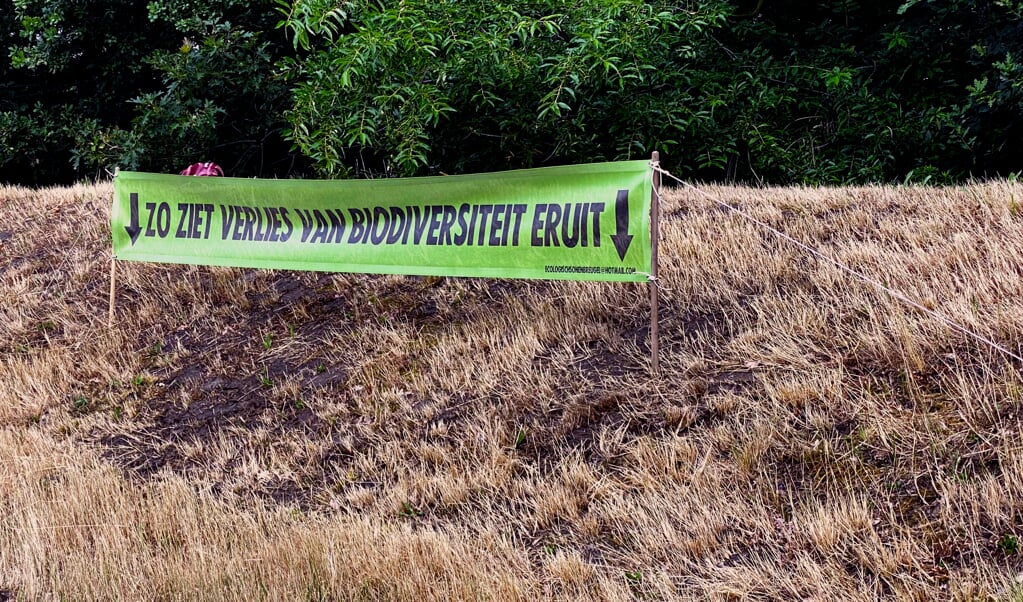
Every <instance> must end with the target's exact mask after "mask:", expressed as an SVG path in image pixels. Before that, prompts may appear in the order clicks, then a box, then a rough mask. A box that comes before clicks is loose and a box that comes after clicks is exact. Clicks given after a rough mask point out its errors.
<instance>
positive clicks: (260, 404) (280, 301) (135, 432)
mask: <svg viewBox="0 0 1023 602" xmlns="http://www.w3.org/2000/svg"><path fill="white" fill-rule="evenodd" d="M256 277H257V278H268V285H269V286H270V287H272V289H271V291H270V292H269V293H268V294H248V295H247V301H248V304H247V306H246V307H245V308H244V310H243V315H244V319H239V320H234V321H231V322H230V324H229V326H228V327H226V328H225V327H224V324H223V323H221V324H220V325H219V326H218V325H216V324H215V321H211V323H210V324H208V325H207V324H191V325H184V326H182V327H179V328H177V329H175V330H173V331H170V332H167V333H166V334H164V335H162V336H160V338H159V339H158V340H157V341H155V342H154V341H153V340H151V339H145V338H140V340H139V341H138V342H137V343H136V347H137V348H138V349H146V350H148V351H147V352H146V353H147V354H148V360H147V361H148V364H149V367H148V368H147V369H146V372H147V373H148V374H149V375H151V377H152V379H151V380H149V381H147V382H145V383H144V384H140V385H136V387H135V392H134V395H135V396H136V397H137V400H136V401H137V403H136V404H135V405H137V406H138V407H137V411H136V412H135V413H134V414H133V415H132V416H131V418H130V419H126V420H123V421H121V422H120V423H119V424H118V425H117V429H116V430H113V429H111V430H109V431H108V432H105V433H94V439H93V440H94V441H96V442H98V443H99V444H100V445H101V446H102V448H104V456H105V457H106V458H108V459H110V460H111V461H113V462H115V463H116V464H118V465H119V466H121V467H122V468H124V469H125V470H126V471H128V472H129V473H130V474H132V475H133V476H134V477H136V478H140V479H149V478H153V477H155V476H157V475H158V474H160V473H161V472H167V471H169V472H172V473H176V474H181V475H184V476H186V477H189V478H191V479H193V480H196V481H199V482H204V483H206V484H207V485H210V486H212V487H213V488H214V490H220V489H223V488H226V487H230V488H231V489H232V491H236V492H237V491H238V487H239V484H238V481H239V480H240V477H239V475H240V473H241V472H243V471H244V470H250V471H251V470H252V467H251V466H250V467H248V468H246V467H243V466H242V464H243V463H244V462H245V461H246V457H248V458H251V457H252V456H253V455H254V454H255V455H257V456H258V455H260V454H263V455H264V456H267V455H273V453H274V452H273V451H272V450H270V448H272V446H273V445H275V444H276V443H277V442H282V441H285V442H295V441H308V442H310V443H312V444H313V445H311V446H310V449H315V450H316V451H315V452H310V453H315V457H303V456H302V454H301V453H295V451H294V450H293V449H292V450H291V451H290V452H289V453H290V456H288V457H285V456H286V454H282V456H281V457H280V458H279V459H280V460H281V461H284V462H286V463H291V464H290V465H289V466H288V468H289V469H291V472H293V473H295V475H297V478H291V477H278V476H277V475H269V476H267V475H264V477H265V478H264V479H263V480H262V481H261V482H260V483H258V484H253V485H251V488H250V489H249V492H250V493H253V494H256V495H258V496H261V497H264V498H268V499H272V500H275V501H280V502H287V503H295V504H297V505H299V506H300V507H305V506H309V505H312V504H313V495H314V493H313V492H312V490H313V489H315V488H314V487H311V486H310V485H311V484H316V483H322V484H324V485H330V486H333V485H337V487H341V484H330V483H327V482H326V481H330V480H332V479H335V478H336V475H335V474H334V473H335V472H337V471H339V470H341V467H343V466H346V465H348V464H350V462H351V461H352V458H353V457H354V456H355V455H356V454H357V453H359V452H358V450H359V448H362V447H367V446H365V445H363V443H365V442H364V441H362V442H361V443H360V441H361V439H360V437H361V436H362V435H360V431H359V429H358V428H353V425H351V424H345V423H335V421H334V420H333V419H325V418H324V417H323V416H321V415H320V414H318V413H317V412H316V411H314V408H312V407H310V405H309V404H308V403H306V401H305V400H310V399H317V398H319V399H325V398H329V399H331V400H332V401H331V403H332V404H339V405H341V406H344V405H345V404H347V403H350V402H349V401H346V400H348V399H350V398H351V396H352V395H354V394H357V393H358V387H356V389H354V390H353V389H352V385H351V375H352V370H353V368H354V367H353V366H351V365H345V364H342V363H334V362H332V361H331V360H330V359H329V358H327V357H323V356H319V355H314V356H313V357H309V354H308V353H296V354H289V353H287V352H286V351H283V350H282V351H280V352H279V353H278V352H276V351H273V350H275V349H276V348H277V346H278V345H280V346H282V348H285V349H286V346H285V345H286V343H287V342H288V341H292V342H295V341H300V342H301V343H302V345H303V348H305V349H309V348H311V349H316V348H318V347H320V346H321V345H322V344H323V342H324V341H325V340H326V339H328V338H329V337H331V336H336V335H337V334H338V333H344V332H345V331H348V330H351V329H354V328H356V327H357V326H358V325H359V324H360V323H364V322H365V321H366V320H379V321H387V322H388V323H391V324H396V323H402V324H407V325H409V326H411V327H412V328H414V329H415V330H418V331H426V330H429V329H432V328H438V327H440V326H443V327H446V328H450V327H454V326H455V325H457V324H459V323H460V322H462V321H463V320H465V319H466V314H467V313H471V312H474V311H480V310H481V308H482V307H484V306H489V307H495V306H500V304H502V303H504V302H506V301H507V300H509V299H511V298H513V297H516V296H521V295H522V288H523V286H525V287H527V288H536V287H537V284H536V283H524V284H523V285H522V286H517V283H515V282H504V281H484V280H479V281H474V282H473V283H472V285H471V287H470V288H469V290H467V291H466V290H464V289H465V288H466V287H465V286H462V285H459V286H455V287H449V286H447V284H446V283H447V279H444V278H416V277H409V278H401V279H387V278H386V277H352V276H347V277H343V278H345V280H343V281H339V280H337V279H338V278H342V277H340V276H336V275H332V274H293V273H289V272H281V273H276V274H274V275H273V277H272V278H269V277H267V276H264V275H257V276H256ZM348 285H351V286H350V287H349V288H350V290H348V289H346V288H345V287H346V286H348ZM463 285H464V282H463ZM339 290H345V293H344V294H342V293H340V292H339ZM459 295H461V296H463V297H465V298H464V299H462V298H460V297H459ZM357 314H361V317H360V316H357ZM360 320H361V322H360ZM282 323H287V324H288V329H289V331H288V332H287V334H286V335H285V334H281V332H280V331H281V326H280V324H282ZM217 328H221V329H222V330H217ZM268 332H271V333H273V332H276V333H277V336H278V337H279V338H274V339H271V338H269V337H268V335H267V333H268ZM285 339H286V340H285ZM467 403H468V401H467V400H464V399H462V400H460V399H459V398H457V396H456V397H455V398H452V399H450V400H445V401H438V400H420V401H418V402H410V406H409V408H408V409H407V410H405V412H406V413H408V414H409V415H408V416H407V417H403V416H398V417H397V418H396V420H398V421H406V420H407V422H409V423H410V424H413V425H414V426H415V427H416V428H422V429H424V433H425V432H426V431H427V430H429V428H430V425H432V424H436V423H437V422H438V421H445V422H446V423H447V424H449V425H453V426H454V428H457V424H458V423H459V422H460V421H462V419H463V417H462V416H461V414H462V413H463V412H464V407H465V406H466V405H467ZM477 403H478V400H477ZM426 416H429V418H428V419H426V420H423V419H422V418H423V417H426ZM424 436H425V435H424ZM223 450H228V451H223ZM268 450H270V451H268ZM342 472H343V471H342ZM241 480H244V479H241ZM335 489H336V488H335ZM337 490H339V491H340V489H337Z"/></svg>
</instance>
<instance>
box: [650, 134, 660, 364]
mask: <svg viewBox="0 0 1023 602" xmlns="http://www.w3.org/2000/svg"><path fill="white" fill-rule="evenodd" d="M650 164H651V165H653V167H654V172H653V187H652V190H651V193H650V276H651V278H650V284H649V286H650V371H651V372H652V373H653V375H654V376H657V375H659V374H660V372H661V362H660V351H659V349H658V346H659V343H660V341H659V340H658V339H659V333H658V319H657V309H658V302H659V300H658V295H657V293H658V287H659V286H660V284H659V283H658V281H657V278H658V270H657V243H658V241H659V240H660V238H661V203H660V194H661V172H659V171H657V168H659V167H660V166H661V153H659V152H657V151H654V152H653V154H652V155H651V156H650Z"/></svg>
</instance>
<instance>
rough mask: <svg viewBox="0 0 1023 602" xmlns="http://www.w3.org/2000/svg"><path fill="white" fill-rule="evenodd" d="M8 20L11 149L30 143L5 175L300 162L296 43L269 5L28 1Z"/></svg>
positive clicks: (46, 176) (21, 177) (5, 140)
mask: <svg viewBox="0 0 1023 602" xmlns="http://www.w3.org/2000/svg"><path fill="white" fill-rule="evenodd" d="M0 16H3V17H6V20H5V21H0V24H2V25H3V26H4V27H5V29H4V31H5V35H6V39H5V40H4V41H5V42H6V46H8V47H9V48H10V52H9V57H10V62H9V63H8V64H6V65H4V66H3V67H4V68H5V70H6V74H9V75H11V76H12V78H11V80H10V81H11V83H10V84H9V85H8V86H7V87H6V90H4V89H3V88H0V93H2V92H5V91H6V92H7V94H5V96H0V145H3V146H4V147H6V148H5V150H6V149H10V148H15V145H17V146H16V148H17V150H18V151H19V152H16V153H10V154H6V157H7V160H6V163H5V164H3V165H0V170H3V171H0V177H2V178H3V179H4V180H7V181H20V182H24V183H34V182H44V181H45V182H61V181H70V180H72V179H76V178H80V177H82V176H92V177H95V176H98V175H101V174H103V173H104V171H105V170H111V169H112V168H113V167H114V166H120V167H125V168H132V169H147V170H155V171H170V170H174V171H176V170H177V169H180V168H181V166H182V165H186V164H188V163H190V162H195V161H199V160H215V161H217V162H219V163H221V164H223V165H224V166H225V167H227V168H228V170H229V171H230V172H231V173H232V174H233V175H271V174H275V175H276V174H284V173H286V172H287V171H288V170H289V169H290V166H291V161H292V156H291V154H290V153H289V150H288V147H287V145H286V143H285V142H284V141H283V140H282V139H281V137H280V130H281V129H282V128H283V125H284V122H283V110H284V108H285V107H286V103H287V101H288V90H287V87H286V85H285V84H284V83H283V82H282V81H281V80H280V79H279V78H278V77H277V74H276V73H275V71H274V64H275V63H276V62H277V60H279V59H280V58H281V56H282V53H285V52H290V51H291V48H290V46H289V45H288V44H286V40H285V39H284V37H283V35H282V34H280V33H279V32H276V31H275V29H274V25H275V22H276V20H277V17H276V15H275V13H274V11H273V8H272V3H271V2H270V1H269V0H265V1H263V2H242V1H240V0H226V1H225V2H221V3H218V4H217V5H216V6H215V7H212V6H211V5H209V4H208V3H200V2H197V1H194V0H153V1H151V2H149V3H148V4H146V3H139V2H130V1H128V0H115V1H111V2H102V3H100V2H78V1H76V0H18V1H17V2H15V3H14V6H13V7H12V8H11V9H8V10H7V12H6V13H0ZM12 29H13V31H12ZM263 32H269V34H270V35H269V36H266V35H265V34H264V33H263ZM275 34H276V35H275ZM267 38H270V39H267Z"/></svg>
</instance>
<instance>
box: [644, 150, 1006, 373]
mask: <svg viewBox="0 0 1023 602" xmlns="http://www.w3.org/2000/svg"><path fill="white" fill-rule="evenodd" d="M654 169H656V170H657V171H658V172H660V173H661V175H664V176H668V177H669V178H671V179H673V180H675V181H676V182H678V183H679V184H681V185H683V186H685V187H687V188H689V189H691V190H693V191H694V192H696V193H698V194H700V195H703V196H704V197H706V198H707V199H709V200H711V201H713V202H715V203H717V204H718V205H721V206H722V207H724V208H726V209H728V210H730V211H732V212H734V213H736V214H737V215H739V216H741V217H743V218H744V219H746V220H748V221H750V222H752V223H754V224H756V225H758V226H760V227H761V228H764V229H766V230H768V231H770V232H771V233H772V234H774V235H775V236H777V237H778V238H781V239H783V240H785V241H788V242H790V243H792V244H794V245H796V246H797V247H799V248H800V249H803V250H804V251H806V252H807V253H810V254H811V255H813V256H814V257H817V258H818V259H821V260H823V261H825V262H827V263H830V264H831V265H833V266H835V267H837V268H838V269H840V270H842V271H843V272H845V273H847V274H849V275H850V276H853V277H855V278H858V279H859V280H862V281H863V282H866V283H867V284H870V285H872V286H874V287H876V288H878V289H880V290H882V291H884V292H886V293H888V294H889V295H891V296H893V297H895V298H896V299H898V300H899V301H902V302H903V303H905V304H906V305H909V306H911V307H913V308H915V309H917V310H919V311H921V312H923V313H925V314H927V315H929V316H931V317H933V318H935V319H937V320H939V321H940V322H943V323H944V324H945V325H947V326H948V327H950V328H952V329H953V330H956V331H958V332H961V333H962V334H965V335H967V336H970V337H973V338H974V339H976V340H978V341H980V342H982V343H984V344H986V345H988V346H989V347H991V348H992V349H995V350H996V351H1000V352H1001V353H1004V354H1005V355H1007V356H1009V357H1011V358H1013V359H1015V360H1017V361H1019V362H1023V357H1021V356H1020V355H1019V354H1016V353H1013V352H1012V351H1010V350H1009V349H1007V348H1006V347H1004V346H1002V345H999V344H998V343H996V342H994V341H992V340H991V339H989V338H987V337H985V336H984V335H981V334H978V333H976V332H973V331H972V330H970V329H968V328H966V327H965V326H961V325H959V324H958V323H956V322H954V321H952V320H951V319H949V318H946V317H945V316H943V315H941V314H939V313H938V312H936V311H934V310H932V309H928V308H927V307H924V306H923V305H921V304H920V303H917V302H916V301H914V300H912V299H910V298H909V297H908V296H906V295H905V294H903V293H901V292H899V291H897V290H895V289H893V288H890V287H888V286H885V285H884V284H882V283H881V282H879V281H878V280H875V279H873V278H871V277H869V276H867V275H865V274H863V273H861V272H858V271H856V270H855V269H853V268H851V267H849V266H847V265H845V264H843V263H841V262H840V261H838V260H837V259H834V258H832V257H829V256H827V255H825V254H824V253H821V252H820V251H818V250H817V249H814V248H813V247H811V246H809V245H807V244H806V243H804V242H802V241H799V240H797V239H795V238H793V237H791V236H789V235H788V234H785V233H784V232H782V231H781V230H778V229H777V228H774V227H772V226H771V225H770V224H767V223H765V222H763V221H761V220H759V219H757V218H755V217H753V216H752V215H749V214H748V213H745V212H744V211H742V210H741V209H738V208H736V207H733V206H731V205H729V204H728V203H726V202H724V201H721V200H718V199H716V198H714V197H713V196H711V195H709V194H707V193H706V192H704V191H702V190H700V189H699V188H697V187H696V186H693V185H692V184H690V183H689V182H684V181H682V180H681V179H679V178H677V177H675V176H674V175H672V174H670V173H668V172H667V171H665V170H664V169H661V168H660V167H654Z"/></svg>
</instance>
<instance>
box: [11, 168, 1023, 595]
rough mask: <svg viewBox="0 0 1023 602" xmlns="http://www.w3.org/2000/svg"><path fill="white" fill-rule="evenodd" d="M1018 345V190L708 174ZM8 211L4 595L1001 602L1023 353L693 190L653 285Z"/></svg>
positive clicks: (1014, 513)
mask: <svg viewBox="0 0 1023 602" xmlns="http://www.w3.org/2000/svg"><path fill="white" fill-rule="evenodd" d="M703 190H705V191H706V192H708V193H710V194H712V195H715V196H717V197H719V198H721V199H722V200H725V201H728V202H731V203H733V204H737V205H740V206H742V207H743V208H744V209H745V210H747V211H749V212H751V213H752V214H753V215H755V216H756V217H758V219H761V220H763V221H766V222H768V223H770V224H772V225H773V226H775V227H777V228H779V229H781V230H783V231H785V232H787V233H789V234H790V235H792V236H794V237H796V238H798V239H800V240H803V241H805V242H807V243H809V244H811V245H812V246H814V247H816V248H819V249H821V250H822V251H823V252H825V253H827V254H828V255H830V256H833V257H835V258H836V259H839V260H840V261H843V262H845V263H848V264H850V265H852V266H854V267H856V268H857V269H860V270H862V271H864V272H865V273H867V274H869V275H870V276H871V277H873V278H876V279H878V280H881V281H883V282H885V283H887V284H888V285H890V286H893V287H895V288H897V289H899V290H902V291H904V292H905V293H907V294H908V295H909V296H910V297H911V298H913V299H916V300H919V301H920V302H921V303H923V304H925V305H927V306H928V307H933V308H934V309H936V310H938V311H940V312H941V313H943V314H945V315H947V316H948V317H950V318H952V319H954V320H956V321H958V322H959V323H961V324H963V325H964V326H967V327H969V328H971V329H973V330H976V331H977V332H979V333H981V334H983V335H984V336H987V337H989V338H992V339H994V340H996V341H998V342H1000V343H1001V344H1004V345H1006V346H1007V347H1009V348H1011V349H1014V350H1017V351H1018V350H1019V349H1020V348H1021V347H1023V253H1021V249H1023V207H1021V201H1023V186H1020V185H1018V184H1009V183H990V184H980V185H974V186H968V187H960V188H946V189H934V188H915V187H914V188H884V187H864V188H847V189H799V188H785V189H767V190H754V189H744V188H718V187H704V188H703ZM110 194H111V190H110V187H109V186H102V185H101V186H95V187H92V186H79V187H74V188H68V189H48V190H42V191H31V190H25V189H3V190H0V599H3V598H4V597H5V596H6V597H13V598H15V599H17V598H18V597H19V596H21V597H24V598H26V599H38V598H42V597H46V596H49V595H56V596H61V597H65V598H71V599H109V598H128V599H132V598H134V599H151V598H154V597H155V598H164V599H172V598H184V599H223V598H225V597H228V598H235V597H242V596H246V597H253V598H256V599H295V598H307V599H360V598H361V599H410V598H418V599H426V600H433V599H436V600H444V599H453V598H454V599H478V598H483V599H501V600H504V599H523V600H526V599H536V598H538V597H539V598H557V599H590V598H594V597H596V598H603V599H633V598H637V599H638V598H648V597H653V598H666V599H677V598H681V599H687V598H688V599H707V598H715V597H717V598H725V599H727V598H729V597H743V596H753V597H763V598H806V597H814V596H819V597H820V598H822V599H862V600H873V599H876V598H878V597H897V598H906V597H916V598H919V599H942V598H948V597H952V598H959V599H988V598H996V599H997V598H1002V597H1007V596H1013V595H1015V596H1019V595H1020V591H1021V590H1020V589H1014V588H1019V587H1020V586H1019V585H1018V584H1017V576H1018V574H1019V573H1020V572H1021V571H1023V560H1021V558H1023V556H1021V553H1023V551H1021V550H1020V549H1019V548H1020V547H1021V544H1020V542H1019V540H1018V538H1020V537H1023V450H1021V444H1020V441H1021V440H1023V439H1021V434H1023V433H1021V429H1020V425H1021V422H1020V414H1019V408H1020V404H1021V403H1023V377H1021V375H1020V372H1019V370H1020V368H1021V367H1020V366H1018V365H1017V366H1014V365H1012V363H1011V362H1010V361H1009V360H1007V359H1006V358H1005V357H1004V356H1001V355H999V354H998V353H997V352H994V351H992V350H991V349H989V348H987V347H985V346H983V345H982V344H979V343H977V342H975V341H974V340H972V339H968V338H966V337H965V336H963V335H960V334H958V333H956V332H953V331H950V330H949V329H948V328H946V327H945V326H943V325H942V324H941V323H940V322H938V321H936V320H934V319H932V318H929V317H927V316H924V315H921V314H919V313H917V312H915V311H914V310H912V309H910V308H907V307H905V306H903V305H902V304H900V303H899V302H897V301H895V300H893V299H890V298H889V297H887V296H886V295H885V294H883V293H881V292H878V291H876V290H873V289H871V288H870V287H868V286H867V285H864V284H861V283H859V282H857V281H855V280H853V279H851V278H850V277H849V276H847V275H846V274H844V273H842V272H841V271H840V270H838V269H836V268H834V267H831V266H828V265H822V264H820V263H818V262H816V261H814V260H812V259H810V258H808V257H806V256H805V255H804V254H803V253H802V252H801V251H799V250H798V249H796V248H793V247H790V246H787V244H786V243H784V242H781V241H778V240H776V239H774V238H773V237H772V235H770V234H769V233H766V232H763V231H761V230H759V229H757V227H756V226H754V225H752V224H750V223H748V222H746V221H744V220H742V219H741V218H738V217H736V216H734V215H732V214H731V213H729V212H728V211H726V210H723V209H722V208H720V207H719V206H717V205H715V204H714V203H712V202H710V201H708V200H706V199H704V198H703V197H701V196H699V195H696V194H693V193H689V192H686V191H683V190H678V191H673V192H668V193H666V196H667V198H666V202H665V204H664V207H663V210H664V222H663V226H662V246H661V287H662V291H661V299H662V307H661V318H662V320H661V336H662V340H661V349H662V357H661V367H662V372H663V374H662V375H661V377H660V378H652V377H651V376H650V375H649V374H648V373H647V371H646V361H647V359H646V357H647V352H648V349H647V347H646V345H647V335H648V333H647V328H648V313H647V312H648V308H647V306H646V290H645V287H643V286H638V285H627V284H597V283H551V282H541V281H499V280H470V279H441V278H403V277H391V276H356V275H337V274H321V273H297V272H271V271H257V270H241V269H223V268H216V269H211V268H204V267H190V266H167V265H154V264H132V263H119V264H118V282H119V292H118V298H119V306H118V309H117V320H116V325H115V327H114V328H113V329H109V328H108V327H107V324H106V310H107V292H108V288H107V287H108V270H109V261H110V258H109V253H110V251H109V247H110V243H109V232H108V226H107V212H108V207H109V201H110Z"/></svg>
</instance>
